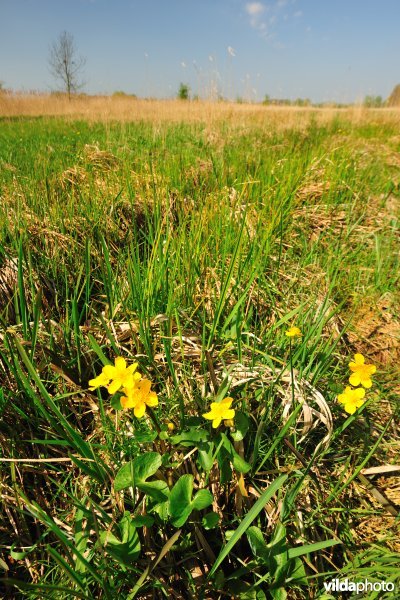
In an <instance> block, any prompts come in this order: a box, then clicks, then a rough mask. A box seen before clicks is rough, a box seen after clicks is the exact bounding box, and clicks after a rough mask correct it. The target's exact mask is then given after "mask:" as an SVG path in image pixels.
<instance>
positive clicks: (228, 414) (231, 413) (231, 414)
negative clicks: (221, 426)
mask: <svg viewBox="0 0 400 600" xmlns="http://www.w3.org/2000/svg"><path fill="white" fill-rule="evenodd" d="M234 416H235V410H234V409H233V408H231V409H229V410H226V411H225V412H224V419H233V417H234Z"/></svg>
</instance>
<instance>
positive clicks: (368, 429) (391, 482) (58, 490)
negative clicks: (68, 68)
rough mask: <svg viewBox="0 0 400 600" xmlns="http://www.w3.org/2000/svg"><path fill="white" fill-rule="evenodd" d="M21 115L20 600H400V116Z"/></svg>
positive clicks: (10, 517) (5, 189)
mask: <svg viewBox="0 0 400 600" xmlns="http://www.w3.org/2000/svg"><path fill="white" fill-rule="evenodd" d="M0 114H1V115H2V117H1V120H0V230H1V237H0V413H1V421H0V464H1V475H0V493H1V503H2V509H1V513H0V570H1V573H2V575H1V580H0V595H1V596H2V597H4V598H30V599H39V598H40V599H41V598H44V599H47V598H52V599H55V600H64V599H65V600H67V599H70V598H83V599H100V598H101V599H103V598H104V599H107V600H111V599H114V598H121V599H124V600H125V599H127V600H131V599H133V598H139V599H146V600H147V599H150V598H153V599H162V598H167V597H169V598H176V599H182V598H184V599H186V598H188V599H193V600H197V599H199V600H201V599H204V600H208V599H220V598H221V599H224V598H239V599H255V600H263V599H269V598H273V599H277V600H283V599H284V598H286V597H287V598H289V599H305V600H306V599H311V598H320V599H325V600H327V599H329V598H334V597H336V598H337V597H340V596H339V595H338V593H336V594H332V593H331V594H330V593H329V592H327V591H326V590H325V586H324V582H325V583H327V582H329V581H331V580H332V579H341V580H344V579H346V578H347V579H349V581H354V582H359V581H364V580H365V579H367V580H369V581H371V582H385V583H389V584H390V585H389V588H388V590H387V591H384V592H383V591H382V590H381V591H378V592H376V591H372V592H369V595H368V596H365V597H368V598H371V599H372V598H395V597H398V595H396V594H399V593H400V572H399V569H398V565H399V560H400V555H399V552H400V543H399V540H400V521H399V505H400V485H399V474H400V467H399V465H400V460H399V459H400V440H399V392H400V377H399V358H400V308H399V307H400V292H399V290H400V286H399V274H400V269H399V214H400V209H399V202H400V153H399V152H400V112H399V111H396V110H386V109H381V110H377V111H373V110H370V111H368V110H362V109H359V108H355V109H348V110H333V109H321V110H316V109H294V108H286V109H284V108H274V107H271V108H267V107H260V106H259V107H256V106H250V105H234V104H227V103H226V104H225V103H220V104H207V103H201V102H198V103H195V102H176V101H171V102H164V103H163V102H159V101H154V102H153V101H139V100H127V99H118V100H107V99H103V100H101V99H99V98H97V99H87V98H86V99H85V98H83V99H81V100H76V102H75V103H74V102H71V103H67V102H66V101H65V99H63V98H51V97H49V98H41V97H34V98H33V99H32V98H31V99H29V98H24V97H22V98H20V99H18V98H17V99H12V98H8V97H6V96H5V95H3V97H0ZM292 327H298V328H299V329H300V332H301V335H296V333H298V332H297V331H296V330H293V329H292V330H291V328H292ZM290 331H292V333H293V337H290V336H288V335H287V333H288V332H290ZM355 354H362V355H363V356H364V357H365V363H366V364H372V365H375V366H376V373H374V374H373V376H372V386H371V387H368V386H369V384H367V385H366V386H364V385H359V383H358V384H357V383H356V384H353V386H354V387H355V388H356V389H358V390H363V391H362V392H360V394H359V396H360V398H361V395H362V394H364V392H365V395H364V396H363V397H362V401H361V402H359V403H358V406H357V410H356V411H355V412H353V413H350V412H346V410H345V407H346V404H343V403H341V402H339V401H338V396H339V395H341V394H343V393H344V392H345V388H346V387H348V386H350V383H349V376H350V375H351V373H352V371H351V370H350V369H349V363H350V362H351V361H353V360H354V355H355ZM117 357H123V358H124V359H125V361H126V365H127V366H129V365H132V364H133V363H137V365H138V366H137V371H138V372H140V374H141V376H142V379H141V381H142V382H143V381H146V380H148V381H150V382H151V390H152V391H154V392H155V393H156V394H157V400H158V404H156V403H155V401H154V402H150V401H149V400H148V399H149V398H150V395H146V394H145V392H144V391H143V395H142V396H141V397H143V398H144V400H143V402H142V405H143V407H144V409H145V413H144V415H143V416H139V417H136V416H135V414H134V411H133V405H132V406H131V408H125V409H122V406H123V403H124V399H123V398H124V396H123V394H124V393H125V394H127V397H130V396H129V393H128V392H129V389H130V388H129V386H128V384H126V386H128V387H122V388H121V386H120V387H119V388H118V389H117V391H115V392H114V391H113V388H111V392H110V390H109V389H108V388H109V387H110V379H111V381H114V379H113V377H114V375H113V376H112V377H111V376H110V377H108V380H107V378H106V377H105V379H104V381H103V383H102V385H101V386H100V385H98V386H97V385H94V384H93V379H95V378H96V377H98V376H99V375H100V374H101V373H103V374H104V373H107V372H108V373H111V372H112V373H115V372H116V371H112V369H111V368H109V367H108V371H107V367H106V365H108V366H110V365H112V366H114V365H117V363H115V359H116V358H117ZM104 367H106V369H105V371H104V370H103V369H104ZM115 368H116V367H115ZM124 373H125V372H124ZM115 377H116V375H115ZM99 381H100V380H99ZM89 382H91V383H89ZM121 385H122V384H121ZM135 385H136V384H135ZM357 386H358V387H357ZM89 388H91V389H89ZM350 388H351V386H350ZM350 388H349V389H350ZM134 389H136V388H134ZM143 389H144V388H143ZM137 397H138V396H137ZM151 397H152V398H154V396H151ZM135 398H136V396H135ZM226 398H231V399H232V402H231V403H230V404H229V407H228V404H225V405H224V403H223V402H222V401H223V400H224V399H226ZM145 400H147V401H148V403H147V404H146V402H145ZM132 402H133V401H132ZM135 402H136V400H135ZM137 402H138V401H137ZM221 402H222V404H221ZM143 403H144V404H146V406H144V404H143ZM217 403H218V406H215V405H214V406H211V405H212V404H217ZM137 406H138V405H137V404H135V411H136V409H137ZM221 406H226V407H227V408H226V410H225V409H224V410H225V412H224V410H222V409H221ZM218 410H221V411H222V412H221V413H220V414H221V415H222V416H221V418H220V419H219V420H220V423H216V422H215V420H214V421H212V420H211V419H210V418H207V417H206V418H205V417H204V416H203V415H204V414H206V415H207V414H208V413H209V412H211V413H213V411H214V413H213V414H217V413H218ZM232 410H234V416H233V415H232V412H230V411H232ZM215 411H217V412H215ZM218 414H219V413H218ZM214 425H217V426H214ZM393 590H394V591H393ZM396 590H397V592H396ZM343 597H351V596H350V595H346V594H345V595H343ZM357 597H360V595H358V596H357Z"/></svg>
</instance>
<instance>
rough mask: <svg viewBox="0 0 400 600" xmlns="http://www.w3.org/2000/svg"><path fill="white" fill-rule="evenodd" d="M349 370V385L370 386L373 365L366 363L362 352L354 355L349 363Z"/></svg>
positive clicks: (374, 370)
mask: <svg viewBox="0 0 400 600" xmlns="http://www.w3.org/2000/svg"><path fill="white" fill-rule="evenodd" d="M349 367H350V370H351V371H353V374H352V375H350V378H349V382H350V383H351V385H354V386H357V385H360V384H361V385H363V386H364V387H365V388H370V387H371V386H372V379H371V375H373V374H374V373H375V372H376V367H375V365H366V364H365V358H364V357H363V355H362V354H355V355H354V362H351V363H349Z"/></svg>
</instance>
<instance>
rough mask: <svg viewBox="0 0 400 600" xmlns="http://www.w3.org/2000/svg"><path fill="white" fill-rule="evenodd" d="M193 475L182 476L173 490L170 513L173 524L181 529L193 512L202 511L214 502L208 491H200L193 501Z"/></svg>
mask: <svg viewBox="0 0 400 600" xmlns="http://www.w3.org/2000/svg"><path fill="white" fill-rule="evenodd" d="M192 494H193V475H182V477H180V478H179V479H178V481H177V482H176V484H175V485H174V487H173V488H172V490H171V493H170V497H169V513H170V515H171V517H172V524H173V525H174V526H175V527H181V526H182V525H183V524H184V523H185V522H186V521H187V519H188V517H189V515H190V513H191V512H192V510H202V509H203V508H206V507H207V506H210V504H212V501H213V497H212V494H211V493H210V492H209V491H208V490H199V491H198V492H197V493H196V495H195V496H194V498H193V500H192Z"/></svg>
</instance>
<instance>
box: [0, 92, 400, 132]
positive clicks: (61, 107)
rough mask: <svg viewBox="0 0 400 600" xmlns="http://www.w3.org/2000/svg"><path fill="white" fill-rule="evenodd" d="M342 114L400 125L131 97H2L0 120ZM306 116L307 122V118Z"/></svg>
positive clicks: (274, 118)
mask: <svg viewBox="0 0 400 600" xmlns="http://www.w3.org/2000/svg"><path fill="white" fill-rule="evenodd" d="M338 115H341V116H343V117H345V118H349V119H351V120H352V121H354V122H355V123H360V122H362V121H368V122H369V123H371V122H377V123H387V122H392V123H398V124H400V109H399V108H397V109H396V108H390V109H379V110H374V109H365V108H363V107H362V106H353V107H350V108H332V107H325V108H314V107H293V106H289V107H287V106H263V105H260V104H237V103H233V102H207V101H195V102H193V101H192V102H186V101H181V100H154V99H150V100H146V99H136V98H129V97H122V98H121V97H110V96H77V97H76V98H73V99H72V100H71V101H69V100H68V98H67V97H66V96H64V95H63V94H59V95H56V94H48V95H44V94H9V93H3V94H0V117H17V116H29V117H35V116H55V117H66V118H71V119H85V120H91V121H114V120H117V121H147V122H154V123H158V122H160V123H162V122H181V121H184V122H206V123H210V122H211V123H215V122H221V121H225V122H226V121H228V122H229V123H232V124H234V123H237V124H238V125H240V124H243V125H245V124H246V123H249V122H251V123H254V124H260V125H264V124H269V125H273V126H278V127H279V128H285V129H286V128H293V127H299V128H301V127H302V126H303V125H304V124H307V123H308V122H309V120H310V118H311V117H313V118H314V119H316V121H317V123H320V124H321V123H329V122H330V121H332V120H333V119H334V118H335V117H337V116H338ZM305 117H306V118H305Z"/></svg>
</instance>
